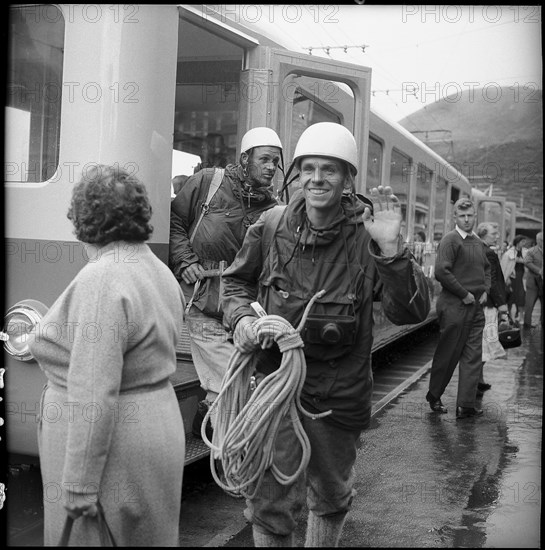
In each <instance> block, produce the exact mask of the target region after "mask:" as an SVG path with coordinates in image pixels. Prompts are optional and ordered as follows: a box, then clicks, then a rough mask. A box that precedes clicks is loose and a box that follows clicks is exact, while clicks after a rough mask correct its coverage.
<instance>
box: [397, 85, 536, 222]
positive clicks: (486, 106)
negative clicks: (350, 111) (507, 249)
mask: <svg viewBox="0 0 545 550" xmlns="http://www.w3.org/2000/svg"><path fill="white" fill-rule="evenodd" d="M499 91H500V89H499V88H496V87H491V88H489V89H475V90H473V91H472V92H471V91H470V90H467V91H466V92H464V93H463V94H462V93H460V94H459V95H458V96H449V97H447V98H445V99H442V100H440V101H437V102H435V103H433V104H432V105H428V106H426V107H424V108H423V109H420V110H419V111H417V112H416V113H413V114H411V115H409V116H408V117H406V118H404V119H403V120H401V121H399V123H400V124H401V125H402V126H403V127H404V128H406V129H407V130H408V131H410V132H413V133H414V135H415V136H416V137H418V138H419V139H421V140H422V141H423V142H424V143H426V144H427V145H428V146H429V147H431V148H432V149H434V150H435V151H436V152H437V153H439V154H440V155H441V156H443V157H444V158H446V159H447V160H448V161H449V162H451V163H452V164H454V165H455V166H456V167H457V168H458V169H459V170H460V171H461V172H463V173H464V174H465V175H466V176H468V177H469V178H470V179H471V181H472V182H474V183H475V185H476V186H477V187H478V188H479V189H483V190H484V189H486V188H487V187H488V186H489V185H490V184H491V183H492V184H493V190H494V194H498V195H502V196H506V197H507V198H508V200H512V201H514V202H516V204H517V205H518V206H519V207H520V206H521V204H522V207H523V208H524V209H528V211H529V213H532V214H533V215H536V216H539V217H542V216H543V108H542V92H541V90H535V89H525V88H524V87H522V86H521V87H519V88H518V89H517V88H513V87H511V88H501V94H500V93H499ZM517 92H518V93H517ZM439 130H441V131H439Z"/></svg>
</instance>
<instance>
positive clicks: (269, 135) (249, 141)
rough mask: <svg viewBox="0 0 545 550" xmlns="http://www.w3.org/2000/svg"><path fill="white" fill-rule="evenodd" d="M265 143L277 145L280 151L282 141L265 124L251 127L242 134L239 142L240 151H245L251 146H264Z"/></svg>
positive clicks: (272, 145)
mask: <svg viewBox="0 0 545 550" xmlns="http://www.w3.org/2000/svg"><path fill="white" fill-rule="evenodd" d="M267 145H269V146H271V147H278V148H279V149H280V150H281V151H282V142H281V141H280V138H279V137H278V134H277V133H276V132H275V131H274V130H272V129H271V128H267V127H265V126H260V127H258V128H252V129H251V130H248V131H247V132H246V133H245V134H244V137H243V138H242V142H241V144H240V152H241V153H247V152H248V151H249V150H250V149H252V148H253V147H265V146H267Z"/></svg>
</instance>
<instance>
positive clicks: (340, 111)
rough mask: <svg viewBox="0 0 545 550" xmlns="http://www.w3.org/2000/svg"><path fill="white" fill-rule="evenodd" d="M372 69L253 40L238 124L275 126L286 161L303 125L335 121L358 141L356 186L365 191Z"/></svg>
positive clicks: (244, 127) (241, 129) (243, 129)
mask: <svg viewBox="0 0 545 550" xmlns="http://www.w3.org/2000/svg"><path fill="white" fill-rule="evenodd" d="M370 88H371V69H370V68H367V67H360V66H358V65H353V64H350V63H343V62H340V61H336V60H333V59H323V58H318V57H315V56H312V55H306V54H299V53H294V52H291V51H284V50H278V49H274V48H271V47H268V46H258V47H256V48H253V49H251V50H250V51H249V52H248V57H247V69H245V70H243V71H242V74H241V95H240V99H241V105H240V108H241V113H240V117H241V124H240V126H239V136H238V138H239V139H238V143H240V140H241V138H242V135H243V134H244V132H246V131H247V130H248V129H250V128H253V127H256V126H269V127H270V128H273V129H275V130H276V131H277V132H278V134H279V136H280V139H281V140H282V144H283V146H284V160H285V163H286V165H289V163H290V162H291V159H292V158H293V152H294V150H295V146H296V144H297V141H298V139H299V137H300V136H301V134H302V133H303V131H304V130H305V129H306V128H308V127H309V126H311V125H312V124H315V123H317V122H338V123H340V124H342V125H344V126H345V127H346V128H348V129H349V130H350V131H351V132H352V133H353V134H354V136H355V138H356V142H357V144H358V154H359V166H358V176H357V178H356V189H357V191H358V192H364V191H365V174H366V172H367V150H368V141H369V106H370Z"/></svg>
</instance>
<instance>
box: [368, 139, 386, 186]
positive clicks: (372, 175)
mask: <svg viewBox="0 0 545 550" xmlns="http://www.w3.org/2000/svg"><path fill="white" fill-rule="evenodd" d="M381 182H382V143H381V142H380V141H379V140H378V139H376V138H374V137H373V136H369V149H368V152H367V182H366V186H367V188H368V189H369V188H372V187H377V185H380V184H381Z"/></svg>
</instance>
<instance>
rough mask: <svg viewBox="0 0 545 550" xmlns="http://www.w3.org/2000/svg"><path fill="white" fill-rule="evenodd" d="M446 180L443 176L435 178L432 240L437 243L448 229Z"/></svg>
mask: <svg viewBox="0 0 545 550" xmlns="http://www.w3.org/2000/svg"><path fill="white" fill-rule="evenodd" d="M447 191H448V182H447V180H446V179H444V178H441V177H439V178H437V186H436V191H435V215H434V222H433V223H434V225H433V242H434V243H439V241H440V240H441V239H442V238H443V235H444V234H445V233H446V232H447V231H448V230H449V229H450V226H449V219H450V217H451V216H450V205H449V204H448V201H447V196H448V195H447Z"/></svg>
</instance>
